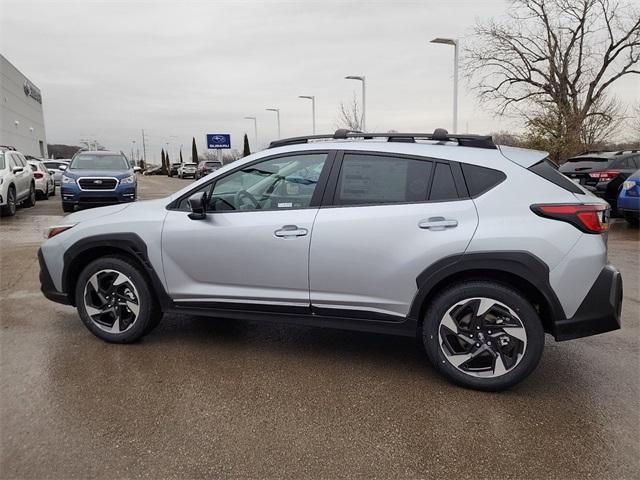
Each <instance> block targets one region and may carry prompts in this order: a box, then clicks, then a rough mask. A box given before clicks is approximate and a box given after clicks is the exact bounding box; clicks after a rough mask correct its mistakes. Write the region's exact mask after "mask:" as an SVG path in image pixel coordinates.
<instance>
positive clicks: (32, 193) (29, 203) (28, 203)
mask: <svg viewBox="0 0 640 480" xmlns="http://www.w3.org/2000/svg"><path fill="white" fill-rule="evenodd" d="M35 204H36V186H35V184H34V183H32V184H31V187H29V196H28V197H27V199H26V200H25V201H24V202H22V205H23V206H24V207H33V206H35Z"/></svg>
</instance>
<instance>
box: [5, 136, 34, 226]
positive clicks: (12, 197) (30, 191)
mask: <svg viewBox="0 0 640 480" xmlns="http://www.w3.org/2000/svg"><path fill="white" fill-rule="evenodd" d="M20 203H22V205H24V206H25V207H32V206H34V205H35V204H36V184H35V180H34V178H33V171H32V170H31V167H30V166H29V164H28V163H27V159H26V158H24V156H23V155H22V154H21V153H20V152H16V151H15V150H13V149H11V148H6V147H0V214H1V215H2V216H3V217H4V216H13V215H15V214H16V206H17V205H18V204H20Z"/></svg>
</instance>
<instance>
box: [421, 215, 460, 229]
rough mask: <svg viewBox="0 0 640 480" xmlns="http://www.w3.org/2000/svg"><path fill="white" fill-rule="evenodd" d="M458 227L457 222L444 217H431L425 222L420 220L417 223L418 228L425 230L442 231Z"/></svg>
mask: <svg viewBox="0 0 640 480" xmlns="http://www.w3.org/2000/svg"><path fill="white" fill-rule="evenodd" d="M457 226H458V221H457V220H455V219H453V218H444V217H431V218H428V219H426V220H421V221H420V222H419V223H418V227H420V228H424V229H426V230H435V231H438V230H444V229H446V228H455V227H457Z"/></svg>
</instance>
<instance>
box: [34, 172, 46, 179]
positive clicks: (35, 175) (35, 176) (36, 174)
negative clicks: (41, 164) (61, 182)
mask: <svg viewBox="0 0 640 480" xmlns="http://www.w3.org/2000/svg"><path fill="white" fill-rule="evenodd" d="M43 177H44V173H42V172H33V178H38V179H40V178H43Z"/></svg>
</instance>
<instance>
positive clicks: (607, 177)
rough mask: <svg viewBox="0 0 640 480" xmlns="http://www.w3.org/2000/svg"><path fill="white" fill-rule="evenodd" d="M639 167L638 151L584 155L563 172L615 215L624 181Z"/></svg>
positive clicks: (562, 169)
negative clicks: (598, 198)
mask: <svg viewBox="0 0 640 480" xmlns="http://www.w3.org/2000/svg"><path fill="white" fill-rule="evenodd" d="M639 168H640V153H639V152H638V151H637V150H631V151H628V150H627V151H620V152H596V153H584V154H582V155H578V156H577V157H573V158H570V159H569V160H567V162H566V163H565V164H563V165H562V166H561V167H560V171H561V172H562V173H564V174H565V175H566V176H567V177H569V178H570V179H572V180H573V181H574V182H576V183H580V185H583V186H584V187H586V188H588V189H589V190H591V191H592V192H593V193H595V194H596V195H597V196H599V197H600V198H604V199H605V200H606V201H607V202H609V205H611V208H612V210H613V211H614V212H615V211H616V210H617V205H618V195H619V194H620V190H621V189H622V184H623V183H624V181H625V180H626V179H627V178H628V177H629V176H630V175H631V174H632V173H633V172H635V171H636V170H638V169H639Z"/></svg>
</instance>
